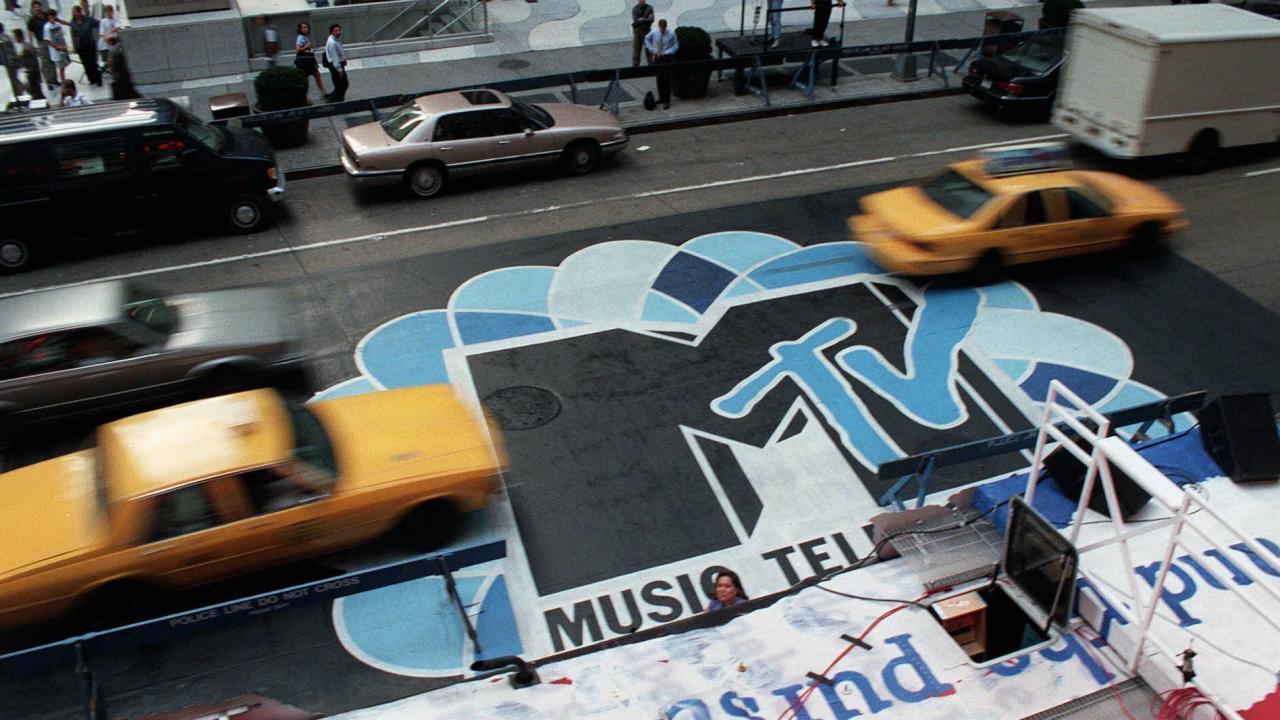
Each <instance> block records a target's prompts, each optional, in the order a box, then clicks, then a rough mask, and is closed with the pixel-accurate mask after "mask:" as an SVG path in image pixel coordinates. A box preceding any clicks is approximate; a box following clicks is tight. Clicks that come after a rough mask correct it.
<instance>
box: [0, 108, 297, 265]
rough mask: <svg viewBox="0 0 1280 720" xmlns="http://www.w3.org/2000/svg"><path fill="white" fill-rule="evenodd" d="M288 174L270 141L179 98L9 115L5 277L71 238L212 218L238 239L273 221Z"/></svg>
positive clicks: (1, 160)
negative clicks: (220, 123) (189, 107)
mask: <svg viewBox="0 0 1280 720" xmlns="http://www.w3.org/2000/svg"><path fill="white" fill-rule="evenodd" d="M283 196H284V175H283V173H281V172H280V171H279V169H278V168H277V167H276V160H275V154H274V153H273V152H272V150H271V146H270V145H268V144H267V141H266V139H264V138H263V137H262V135H260V134H258V133H256V132H253V131H251V130H243V129H239V128H221V127H215V126H212V125H208V124H206V123H204V122H203V121H201V120H200V119H199V118H196V117H195V116H193V115H191V114H190V113H188V112H187V111H186V110H183V109H182V108H181V107H179V106H178V105H176V104H174V103H173V102H172V101H170V100H163V99H157V100H130V101H122V102H108V103H99V104H93V105H82V106H78V107H66V108H56V109H49V110H31V111H24V112H18V113H13V114H5V115H3V116H0V217H3V218H4V222H3V223H0V272H17V271H19V270H25V269H27V268H28V267H29V266H30V265H31V263H32V262H33V260H35V259H39V258H41V257H44V258H45V259H48V258H50V257H54V256H56V249H55V248H56V244H57V241H59V240H62V239H63V238H78V239H83V238H98V237H102V236H110V235H112V234H115V233H119V232H125V231H130V230H138V229H142V228H145V227H147V226H149V225H152V224H153V223H155V222H156V221H157V220H160V219H162V218H166V217H168V218H178V219H180V220H182V221H184V222H185V221H186V220H187V218H190V217H192V216H197V215H200V214H207V213H208V212H213V213H215V217H216V218H219V219H221V220H223V221H225V222H226V223H227V224H228V225H230V226H231V228H232V229H233V230H236V231H239V232H252V231H254V230H258V229H260V228H262V227H265V225H266V224H267V223H268V222H269V221H270V219H271V215H272V213H271V209H272V205H273V203H272V201H278V200H280V199H281V198H282V197H283Z"/></svg>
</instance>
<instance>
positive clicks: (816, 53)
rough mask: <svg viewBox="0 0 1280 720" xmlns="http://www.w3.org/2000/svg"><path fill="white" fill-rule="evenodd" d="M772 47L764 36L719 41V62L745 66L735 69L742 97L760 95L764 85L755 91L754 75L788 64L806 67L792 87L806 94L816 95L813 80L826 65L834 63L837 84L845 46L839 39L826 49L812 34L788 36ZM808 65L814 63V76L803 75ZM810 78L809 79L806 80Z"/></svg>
mask: <svg viewBox="0 0 1280 720" xmlns="http://www.w3.org/2000/svg"><path fill="white" fill-rule="evenodd" d="M777 40H778V41H777V43H776V44H774V45H773V46H772V47H766V46H765V36H764V33H760V34H757V35H739V36H736V37H727V38H721V39H719V40H716V53H717V57H719V58H726V57H727V58H738V59H740V60H742V62H741V63H740V64H739V65H737V67H735V68H734V74H733V90H734V92H735V93H736V94H738V95H743V94H745V93H747V92H759V91H761V90H762V89H763V87H764V86H763V84H761V85H760V86H759V87H756V88H754V89H753V85H752V83H753V81H756V80H757V78H755V77H753V75H754V74H755V73H757V72H760V71H761V70H762V69H763V68H765V67H774V66H778V65H783V64H788V63H805V64H806V65H803V66H801V72H797V73H796V77H795V78H793V79H792V85H793V86H796V84H797V83H799V84H800V89H803V90H805V94H807V95H812V94H813V82H814V81H813V78H814V77H816V76H817V73H818V71H819V70H821V68H822V63H823V62H825V61H828V60H830V61H832V62H831V84H832V85H835V84H836V79H837V76H838V74H839V63H838V62H836V61H838V60H839V59H840V49H841V45H840V43H839V41H838V40H837V39H835V38H828V39H827V41H828V43H829V44H828V45H827V46H826V47H820V48H815V47H813V45H812V38H811V37H810V35H809V33H808V32H788V33H783V34H781V35H779V36H778V38H777ZM808 63H813V66H814V67H813V73H808V72H803V71H804V70H805V69H806V68H807V64H808ZM805 76H807V77H805Z"/></svg>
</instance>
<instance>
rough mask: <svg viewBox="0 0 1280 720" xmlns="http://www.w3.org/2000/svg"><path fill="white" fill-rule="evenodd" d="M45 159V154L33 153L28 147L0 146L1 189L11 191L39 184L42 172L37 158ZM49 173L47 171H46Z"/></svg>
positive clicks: (45, 170)
mask: <svg viewBox="0 0 1280 720" xmlns="http://www.w3.org/2000/svg"><path fill="white" fill-rule="evenodd" d="M37 155H39V156H41V157H43V156H44V154H43V153H38V152H32V151H31V149H30V148H29V147H28V146H26V145H6V146H0V189H3V190H10V189H18V188H28V189H34V188H30V187H29V186H31V185H32V184H34V183H36V182H38V179H39V176H40V175H41V170H42V168H40V167H39V166H38V165H37V164H36V159H35V156H37ZM44 172H45V173H47V172H48V171H47V169H44Z"/></svg>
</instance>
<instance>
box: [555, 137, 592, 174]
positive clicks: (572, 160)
mask: <svg viewBox="0 0 1280 720" xmlns="http://www.w3.org/2000/svg"><path fill="white" fill-rule="evenodd" d="M561 163H562V164H563V165H564V169H565V172H568V173H569V174H570V175H586V174H587V173H589V172H591V171H592V170H595V169H596V165H598V164H599V163H600V145H599V144H597V143H596V142H595V141H592V140H575V141H574V142H572V143H569V147H567V148H565V149H564V156H563V157H562V158H561Z"/></svg>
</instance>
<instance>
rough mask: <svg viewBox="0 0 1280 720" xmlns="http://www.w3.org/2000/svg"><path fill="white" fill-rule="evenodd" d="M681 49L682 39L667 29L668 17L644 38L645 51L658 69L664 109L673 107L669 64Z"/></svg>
mask: <svg viewBox="0 0 1280 720" xmlns="http://www.w3.org/2000/svg"><path fill="white" fill-rule="evenodd" d="M679 49H680V41H679V40H677V39H676V34H675V33H674V32H671V31H670V30H668V29H667V21H666V19H662V20H659V21H658V29H657V30H653V31H651V32H650V33H649V34H648V35H646V36H645V38H644V51H645V53H646V54H647V55H648V56H649V63H650V64H652V65H654V66H655V67H656V69H657V71H658V76H657V80H658V102H660V103H662V108H663V109H664V110H670V109H671V68H669V67H667V65H669V64H671V63H672V62H675V59H676V51H677V50H679Z"/></svg>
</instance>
